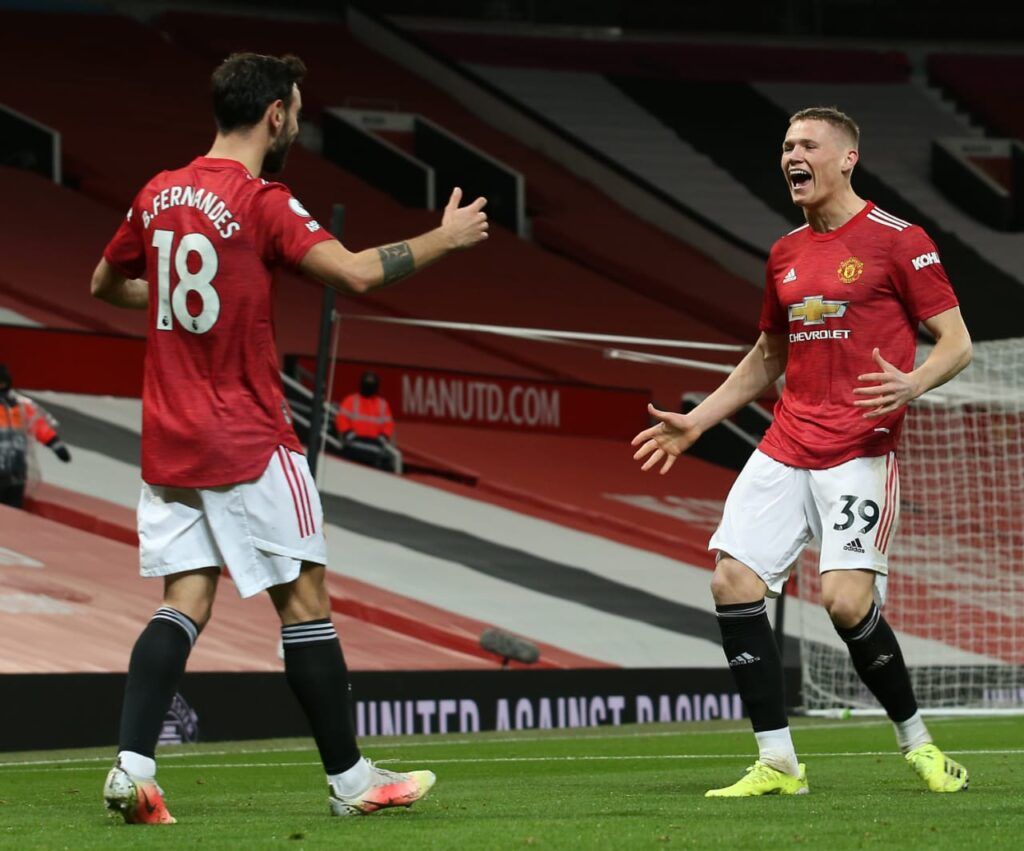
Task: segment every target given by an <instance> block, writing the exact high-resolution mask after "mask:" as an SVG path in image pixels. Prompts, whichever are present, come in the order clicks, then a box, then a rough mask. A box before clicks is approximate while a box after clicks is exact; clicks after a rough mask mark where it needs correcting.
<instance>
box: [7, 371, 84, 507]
mask: <svg viewBox="0 0 1024 851" xmlns="http://www.w3.org/2000/svg"><path fill="white" fill-rule="evenodd" d="M55 425H56V423H55V421H54V420H53V418H52V417H51V416H50V415H49V414H47V413H46V412H45V411H44V410H43V409H42V408H40V407H39V406H38V405H37V404H36V403H35V402H33V401H32V400H31V399H29V398H28V397H27V396H23V395H21V394H20V393H18V392H16V391H15V389H14V386H13V383H12V381H11V373H10V372H9V371H8V369H7V366H6V364H0V503H2V504H3V505H9V506H11V507H12V508H21V507H22V504H23V503H24V501H25V485H26V484H27V483H28V455H29V451H30V447H31V444H30V443H29V438H30V436H31V437H32V438H34V439H35V440H38V441H39V442H40V443H43V444H45V445H46V446H49V447H50V449H52V450H53V452H54V454H55V455H56V456H57V457H58V458H60V460H61V461H64V462H68V461H70V460H71V452H69V451H68V448H67V446H65V445H64V443H63V441H62V440H61V439H60V436H59V435H58V434H57V430H56V429H55V428H54V426H55Z"/></svg>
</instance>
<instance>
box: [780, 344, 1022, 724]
mask: <svg viewBox="0 0 1024 851" xmlns="http://www.w3.org/2000/svg"><path fill="white" fill-rule="evenodd" d="M929 351H930V347H927V346H921V347H919V352H918V363H920V362H921V361H922V360H923V359H924V358H925V357H926V356H927V355H928V353H929ZM898 458H899V471H900V490H901V493H900V496H899V499H900V506H901V508H900V518H899V528H898V529H897V530H896V532H895V536H894V539H893V541H894V542H893V546H892V549H891V557H890V573H889V583H888V593H887V602H886V606H885V608H884V612H885V616H886V619H887V620H888V621H889V623H890V624H891V625H892V627H893V628H894V629H895V630H897V632H898V633H899V635H900V640H901V644H902V647H903V654H904V656H905V658H906V661H907V666H908V669H909V670H910V675H911V679H912V681H913V684H914V689H915V692H916V694H917V699H918V703H919V705H920V706H921V708H922V710H923V711H935V712H946V713H949V712H956V713H958V714H959V713H966V712H978V713H985V714H991V713H993V712H1020V713H1024V338H1015V339H1009V340H998V341H991V342H982V343H976V344H975V347H974V361H973V363H972V364H971V366H969V367H968V368H967V369H966V370H965V371H964V372H963V373H961V375H960V376H957V377H956V378H954V379H953V380H952V381H950V382H949V383H948V384H946V385H944V386H942V387H939V388H936V389H935V390H933V391H931V392H930V393H927V394H925V395H924V396H922V397H921V398H920V399H918V400H916V401H915V402H914V404H913V405H912V406H911V409H910V411H909V412H908V414H907V418H906V422H905V425H904V429H903V435H902V438H901V441H900V449H899V452H898ZM795 574H796V577H797V582H798V596H799V599H800V603H799V604H798V605H799V615H798V618H799V622H800V624H801V628H800V630H801V642H800V644H801V667H802V673H803V698H804V704H805V708H806V709H807V710H808V711H810V712H811V713H813V714H829V715H836V714H845V713H847V712H849V711H852V713H854V714H868V713H871V712H881V710H880V708H878V704H877V702H876V701H875V700H874V698H873V697H872V696H871V694H870V693H869V692H868V691H867V689H866V688H865V687H864V686H863V684H862V683H861V681H860V678H859V677H858V676H857V674H856V672H855V671H854V669H853V665H852V663H851V661H850V657H849V654H848V653H847V650H846V647H845V646H844V645H843V643H842V641H841V640H840V639H839V637H838V636H837V635H836V634H835V631H834V629H833V628H832V626H831V624H830V623H829V622H828V617H827V616H826V615H825V613H824V611H823V610H822V609H821V606H820V584H819V581H818V562H817V553H810V554H805V556H804V557H802V558H801V561H800V563H799V565H798V568H797V570H796V571H795Z"/></svg>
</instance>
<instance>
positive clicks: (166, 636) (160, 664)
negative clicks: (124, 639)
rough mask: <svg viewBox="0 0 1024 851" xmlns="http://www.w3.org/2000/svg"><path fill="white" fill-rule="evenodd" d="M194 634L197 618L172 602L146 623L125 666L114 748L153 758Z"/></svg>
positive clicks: (194, 640)
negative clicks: (125, 672) (190, 615)
mask: <svg viewBox="0 0 1024 851" xmlns="http://www.w3.org/2000/svg"><path fill="white" fill-rule="evenodd" d="M198 637H199V627H198V626H196V623H195V621H193V620H192V618H190V617H189V616H188V615H185V614H182V613H181V612H179V611H178V610H177V609H172V608H171V607H170V606H161V607H160V608H159V609H157V610H156V613H155V614H154V615H153V617H152V619H151V620H150V622H149V623H148V624H146V628H145V629H144V630H142V634H141V635H140V636H139V638H138V640H137V641H136V642H135V647H134V648H133V649H132V657H131V662H129V664H128V681H127V682H126V683H125V687H124V706H123V708H122V709H121V733H120V736H119V739H118V750H121V751H132V752H133V753H137V754H141V755H142V756H146V757H149V758H150V759H152V758H153V754H154V753H155V751H156V743H157V739H159V738H160V730H161V728H162V727H163V724H164V718H165V717H166V716H167V710H168V709H169V708H170V706H171V701H172V700H173V699H174V693H175V692H176V691H177V688H178V682H179V681H180V680H181V675H182V674H183V673H184V672H185V663H186V662H187V661H188V654H189V653H190V652H191V651H192V646H193V645H194V644H195V643H196V638H198Z"/></svg>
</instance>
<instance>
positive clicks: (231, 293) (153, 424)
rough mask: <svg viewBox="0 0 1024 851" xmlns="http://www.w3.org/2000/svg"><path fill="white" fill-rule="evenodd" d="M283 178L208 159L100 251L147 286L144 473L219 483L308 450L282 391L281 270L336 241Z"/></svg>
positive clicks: (176, 176) (132, 216)
mask: <svg viewBox="0 0 1024 851" xmlns="http://www.w3.org/2000/svg"><path fill="white" fill-rule="evenodd" d="M331 238H332V237H331V235H330V233H328V232H327V231H326V230H324V229H323V228H322V227H321V226H320V225H319V224H318V223H317V222H316V221H314V220H313V219H312V218H311V217H310V215H309V213H307V212H306V210H305V209H304V208H303V207H302V205H301V204H300V203H299V202H298V201H297V200H296V199H295V198H294V197H293V196H292V194H291V193H290V192H289V191H288V189H287V188H286V187H285V186H283V185H282V184H280V183H268V182H267V181H265V180H261V179H259V178H254V177H253V176H252V175H251V174H250V173H249V171H248V169H246V168H245V166H244V165H242V164H241V163H240V162H237V161H236V160H228V159H214V158H210V157H199V158H197V159H195V160H193V161H192V162H191V163H189V164H188V165H187V166H185V167H184V168H181V169H177V170H174V171H165V172H161V173H160V174H158V175H157V176H156V177H154V178H153V179H152V180H150V181H149V183H147V184H146V186H145V187H143V189H142V191H141V192H139V194H138V195H137V196H136V198H135V200H134V202H133V203H132V206H131V209H130V210H129V211H128V215H127V218H126V219H125V220H124V222H122V224H121V226H120V228H118V231H117V233H116V234H115V235H114V238H113V239H112V240H111V241H110V243H109V244H108V245H107V247H106V250H105V251H104V253H103V256H104V257H105V258H106V260H107V262H108V263H110V264H111V265H112V266H113V267H114V268H115V269H117V270H118V271H120V272H121V273H122V274H124V275H126V276H127V277H129V278H145V279H146V280H147V281H148V283H149V308H148V310H149V326H148V331H147V345H146V360H145V369H144V380H143V395H142V478H143V479H144V480H145V481H146V482H148V483H149V484H151V485H167V486H171V487H215V486H218V485H228V484H236V483H238V482H244V481H249V480H252V479H255V478H257V477H258V476H260V475H261V474H262V473H263V471H264V469H265V468H266V466H267V463H268V461H269V460H270V456H271V455H272V454H273V452H274V451H275V449H276V447H277V446H279V445H280V446H286V447H288V448H289V449H294V450H296V451H300V452H301V451H302V446H301V444H300V443H299V442H298V439H297V438H296V436H295V431H294V429H293V427H292V423H291V415H290V412H289V409H288V405H287V403H286V402H285V399H284V394H283V392H282V389H281V379H280V376H279V373H278V369H279V361H278V356H277V348H276V345H275V343H274V320H273V270H274V268H275V267H277V266H282V265H283V266H292V267H296V266H298V264H299V263H300V262H301V261H302V258H303V257H304V256H305V255H306V253H307V252H308V251H309V249H310V248H312V247H313V246H314V245H316V244H317V243H319V242H323V241H324V240H328V239H331Z"/></svg>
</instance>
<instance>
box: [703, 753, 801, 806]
mask: <svg viewBox="0 0 1024 851" xmlns="http://www.w3.org/2000/svg"><path fill="white" fill-rule="evenodd" d="M799 769H800V773H799V775H797V776H796V777H794V776H793V775H792V774H786V773H785V772H784V771H779V770H777V769H775V768H772V767H771V766H770V765H765V764H764V763H763V762H761V761H760V760H758V761H757V762H755V763H754V764H753V765H752V766H750V768H748V769H747V773H746V774H745V775H743V777H741V778H740V779H739V780H737V781H736V782H735V783H733V784H732V786H726V787H725V788H724V789H709V790H708V791H707V792H705V793H704V797H705V798H751V797H754V796H756V795H806V794H807V793H808V792H809V791H810V789H809V788H808V786H807V766H805V765H804V764H803V763H800V766H799Z"/></svg>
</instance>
